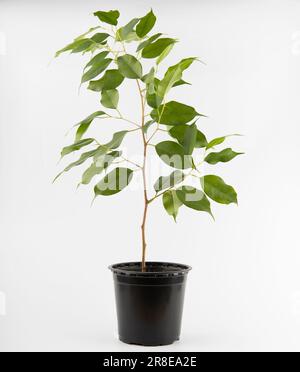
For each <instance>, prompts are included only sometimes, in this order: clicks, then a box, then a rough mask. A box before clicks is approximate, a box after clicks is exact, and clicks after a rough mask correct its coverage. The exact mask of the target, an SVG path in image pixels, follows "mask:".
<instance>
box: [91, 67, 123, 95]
mask: <svg viewBox="0 0 300 372" xmlns="http://www.w3.org/2000/svg"><path fill="white" fill-rule="evenodd" d="M123 80H124V76H123V75H121V74H120V72H119V71H118V70H107V71H105V73H104V75H103V77H102V78H101V79H99V80H92V81H90V82H89V85H88V89H90V90H93V91H95V92H101V91H102V90H110V89H115V88H117V87H118V86H119V85H121V84H122V82H123Z"/></svg>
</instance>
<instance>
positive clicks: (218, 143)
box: [206, 136, 226, 150]
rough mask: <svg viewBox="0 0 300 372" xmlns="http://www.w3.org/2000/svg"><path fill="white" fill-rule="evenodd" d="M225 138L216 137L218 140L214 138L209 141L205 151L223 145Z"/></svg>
mask: <svg viewBox="0 0 300 372" xmlns="http://www.w3.org/2000/svg"><path fill="white" fill-rule="evenodd" d="M225 139H226V137H225V136H224V137H218V138H214V139H213V140H211V141H210V142H209V143H208V144H207V146H206V150H209V149H211V148H212V147H214V146H217V145H221V143H223V142H224V141H225Z"/></svg>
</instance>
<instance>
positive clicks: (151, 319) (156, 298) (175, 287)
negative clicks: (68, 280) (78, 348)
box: [109, 262, 191, 346]
mask: <svg viewBox="0 0 300 372" xmlns="http://www.w3.org/2000/svg"><path fill="white" fill-rule="evenodd" d="M109 269H110V270H111V271H112V272H113V276H114V284H115V294H116V306H117V315H118V329H119V338H120V340H121V341H123V342H125V343H128V344H137V345H144V346H159V345H169V344H172V343H173V342H174V341H176V340H178V339H179V337H180V329H181V319H182V312H183V303H184V293H185V284H186V278H187V274H188V272H189V271H190V270H191V267H190V266H187V265H182V264H177V263H169V262H147V270H146V271H145V272H142V271H141V263H140V262H126V263H120V264H115V265H111V266H110V267H109Z"/></svg>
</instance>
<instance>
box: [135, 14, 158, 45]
mask: <svg viewBox="0 0 300 372" xmlns="http://www.w3.org/2000/svg"><path fill="white" fill-rule="evenodd" d="M155 22H156V17H155V15H154V13H153V11H152V9H151V11H150V12H149V13H148V14H146V15H145V16H144V17H143V18H141V19H140V21H139V24H138V25H137V26H136V33H137V36H139V37H141V38H142V37H144V36H146V35H147V34H148V32H150V31H151V30H152V28H153V27H154V25H155Z"/></svg>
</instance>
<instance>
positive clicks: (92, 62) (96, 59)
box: [84, 51, 109, 70]
mask: <svg viewBox="0 0 300 372" xmlns="http://www.w3.org/2000/svg"><path fill="white" fill-rule="evenodd" d="M108 54H109V52H106V51H103V52H100V53H98V54H96V55H95V56H94V57H93V58H92V59H91V60H90V61H89V62H88V63H87V64H86V65H85V67H84V70H86V69H87V68H88V67H90V66H93V65H98V64H99V63H100V62H101V61H103V60H104V59H105V57H106V56H107V55H108Z"/></svg>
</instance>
